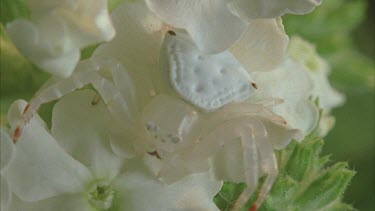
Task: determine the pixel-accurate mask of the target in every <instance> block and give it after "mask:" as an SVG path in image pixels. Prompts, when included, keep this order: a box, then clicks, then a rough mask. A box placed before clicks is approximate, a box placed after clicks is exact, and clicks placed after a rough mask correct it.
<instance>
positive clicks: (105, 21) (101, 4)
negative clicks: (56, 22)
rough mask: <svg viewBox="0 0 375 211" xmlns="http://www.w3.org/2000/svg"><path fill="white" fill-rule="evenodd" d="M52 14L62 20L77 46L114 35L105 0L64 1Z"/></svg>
mask: <svg viewBox="0 0 375 211" xmlns="http://www.w3.org/2000/svg"><path fill="white" fill-rule="evenodd" d="M54 15H56V16H58V17H60V18H62V19H63V20H64V22H65V27H67V28H68V29H69V35H70V36H71V39H72V41H73V42H74V43H75V44H76V45H77V46H79V47H83V46H87V45H90V44H93V43H97V42H102V41H110V40H111V39H112V38H113V37H114V36H115V30H114V27H113V26H112V22H111V19H110V16H109V13H108V9H107V1H106V0H96V1H90V0H76V1H75V3H74V4H70V5H69V4H67V3H65V4H64V6H61V7H58V8H56V10H55V11H54Z"/></svg>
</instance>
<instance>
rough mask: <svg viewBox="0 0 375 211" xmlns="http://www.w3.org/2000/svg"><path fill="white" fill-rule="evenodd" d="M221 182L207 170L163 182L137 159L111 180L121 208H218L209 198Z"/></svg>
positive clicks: (195, 209) (198, 209)
mask: <svg viewBox="0 0 375 211" xmlns="http://www.w3.org/2000/svg"><path fill="white" fill-rule="evenodd" d="M221 185H222V182H219V181H215V180H213V179H212V178H210V176H209V174H207V173H204V174H193V175H190V176H187V177H185V178H183V179H181V180H179V181H178V182H176V183H173V184H170V185H167V184H164V183H162V182H160V181H158V180H157V179H156V178H155V177H153V176H152V175H151V174H150V172H148V171H147V169H146V168H145V166H144V164H142V163H140V162H139V161H136V162H134V163H133V166H132V167H129V166H128V169H127V171H126V173H124V174H123V175H121V176H120V177H119V178H118V179H117V181H115V187H117V190H118V191H119V200H118V202H117V203H118V204H119V207H120V209H121V210H180V211H186V210H189V211H190V210H191V211H192V210H194V211H203V210H205V211H206V210H218V209H217V207H216V206H215V204H214V202H213V200H212V199H213V197H214V196H215V195H216V193H217V192H218V191H219V190H220V188H221ZM160 202H162V203H160Z"/></svg>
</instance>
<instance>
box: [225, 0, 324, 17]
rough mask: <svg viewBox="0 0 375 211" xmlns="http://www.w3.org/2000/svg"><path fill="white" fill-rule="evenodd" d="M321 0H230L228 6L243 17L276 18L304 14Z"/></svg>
mask: <svg viewBox="0 0 375 211" xmlns="http://www.w3.org/2000/svg"><path fill="white" fill-rule="evenodd" d="M320 3H321V0H232V1H231V2H230V3H229V8H230V9H231V11H232V12H233V13H234V14H237V15H238V16H240V17H241V18H244V19H248V20H249V19H253V18H276V17H279V16H282V15H284V14H286V13H288V14H299V15H302V14H306V13H309V12H311V11H312V10H313V9H314V8H315V7H316V6H318V5H320Z"/></svg>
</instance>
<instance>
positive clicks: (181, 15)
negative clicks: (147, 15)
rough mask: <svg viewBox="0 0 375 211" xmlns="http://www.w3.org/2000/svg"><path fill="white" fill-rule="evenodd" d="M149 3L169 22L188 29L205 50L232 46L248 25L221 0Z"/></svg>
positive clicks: (169, 0) (170, 0)
mask: <svg viewBox="0 0 375 211" xmlns="http://www.w3.org/2000/svg"><path fill="white" fill-rule="evenodd" d="M147 5H148V6H149V7H150V9H151V10H152V11H153V12H154V13H155V14H156V15H157V16H158V17H160V18H161V19H162V20H163V21H164V22H166V23H167V24H170V25H172V26H173V27H176V28H183V29H186V30H187V31H188V32H189V34H190V36H191V37H192V38H193V40H194V42H195V43H196V44H197V46H198V48H199V49H200V50H201V51H203V52H204V53H219V52H221V51H223V50H225V49H227V48H229V47H230V46H231V45H232V44H233V43H234V42H235V41H236V40H238V39H239V38H240V36H241V34H242V33H243V32H244V31H245V29H246V25H247V24H246V23H245V22H244V21H242V20H241V19H240V18H239V17H237V16H236V15H234V14H232V13H231V12H230V11H229V9H228V7H227V2H226V1H222V0H220V1H217V0H214V1H212V0H147Z"/></svg>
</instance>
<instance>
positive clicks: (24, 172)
mask: <svg viewBox="0 0 375 211" xmlns="http://www.w3.org/2000/svg"><path fill="white" fill-rule="evenodd" d="M25 106H26V102H25V101H21V100H18V101H16V102H14V103H13V104H12V106H11V108H10V111H9V114H13V115H9V117H10V119H11V121H10V122H11V124H12V123H15V122H17V121H16V120H17V119H18V120H20V119H21V116H20V115H18V116H17V115H15V114H17V113H19V114H20V113H22V111H23V110H24V108H25ZM12 110H13V111H12ZM14 110H17V111H18V112H16V111H14ZM11 126H12V129H14V128H15V126H16V125H14V124H13V125H11ZM3 173H4V174H3V175H4V176H5V178H6V180H7V181H8V183H9V185H10V186H11V189H12V191H13V192H14V193H15V194H16V195H17V196H18V197H20V198H21V199H22V200H25V201H38V200H42V199H45V198H49V197H52V196H56V195H61V194H65V193H77V192H81V191H82V190H83V189H84V188H85V185H86V184H87V182H88V181H90V180H91V174H90V172H89V171H88V169H87V168H86V167H85V166H83V165H82V164H81V163H79V162H78V161H76V160H74V159H73V158H72V157H70V156H69V155H68V154H67V153H66V152H65V151H64V149H63V148H61V147H60V146H59V145H58V144H57V142H56V141H55V139H54V138H53V137H52V136H51V135H50V134H49V132H48V131H47V130H46V129H45V127H44V125H41V124H39V121H38V120H37V119H35V118H33V119H31V121H30V122H29V124H28V125H27V126H26V127H25V128H24V129H23V131H22V134H21V136H20V138H19V139H18V142H17V145H16V147H15V152H14V158H13V159H12V160H11V162H10V163H9V164H8V166H7V168H6V169H5V171H4V172H3Z"/></svg>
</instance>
